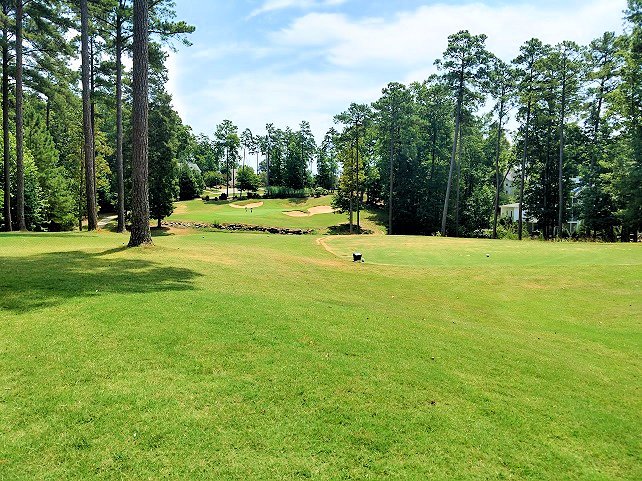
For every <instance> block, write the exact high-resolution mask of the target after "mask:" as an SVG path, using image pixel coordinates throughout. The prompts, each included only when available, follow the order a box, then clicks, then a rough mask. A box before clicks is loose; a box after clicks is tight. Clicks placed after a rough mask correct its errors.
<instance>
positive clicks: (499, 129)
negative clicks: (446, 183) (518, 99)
mask: <svg viewBox="0 0 642 481" xmlns="http://www.w3.org/2000/svg"><path fill="white" fill-rule="evenodd" d="M502 96H503V93H502ZM499 112H500V113H499V121H498V124H497V152H496V156H495V211H494V215H493V239H497V217H498V212H497V211H498V210H499V190H500V189H501V183H500V180H499V158H500V156H501V149H502V120H504V101H503V100H502V101H501V102H500V106H499Z"/></svg>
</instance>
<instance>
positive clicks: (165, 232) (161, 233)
mask: <svg viewBox="0 0 642 481" xmlns="http://www.w3.org/2000/svg"><path fill="white" fill-rule="evenodd" d="M150 230H151V232H152V237H167V236H172V235H174V234H172V233H171V232H170V229H169V227H152V228H151V229H150Z"/></svg>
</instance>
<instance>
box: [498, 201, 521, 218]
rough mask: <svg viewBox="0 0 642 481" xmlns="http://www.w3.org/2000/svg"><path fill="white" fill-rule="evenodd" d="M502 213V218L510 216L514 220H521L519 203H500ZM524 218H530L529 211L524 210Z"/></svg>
mask: <svg viewBox="0 0 642 481" xmlns="http://www.w3.org/2000/svg"><path fill="white" fill-rule="evenodd" d="M499 208H500V209H501V213H500V214H499V216H500V217H501V218H508V219H510V220H512V221H513V222H517V221H519V204H504V205H500V206H499ZM523 218H524V219H527V218H528V213H527V212H526V210H524V216H523Z"/></svg>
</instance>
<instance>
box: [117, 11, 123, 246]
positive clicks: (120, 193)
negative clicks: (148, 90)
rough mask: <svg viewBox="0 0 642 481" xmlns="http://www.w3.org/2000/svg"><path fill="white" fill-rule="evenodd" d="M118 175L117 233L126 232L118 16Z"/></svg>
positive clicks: (119, 25)
mask: <svg viewBox="0 0 642 481" xmlns="http://www.w3.org/2000/svg"><path fill="white" fill-rule="evenodd" d="M116 175H117V183H118V186H117V190H118V227H117V232H121V233H122V232H125V169H124V167H123V19H122V17H121V14H120V12H119V13H118V15H117V16H116Z"/></svg>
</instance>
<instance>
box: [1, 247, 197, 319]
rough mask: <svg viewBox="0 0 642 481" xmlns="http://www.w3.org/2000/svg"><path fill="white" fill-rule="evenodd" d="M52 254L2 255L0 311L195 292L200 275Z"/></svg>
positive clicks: (98, 256)
mask: <svg viewBox="0 0 642 481" xmlns="http://www.w3.org/2000/svg"><path fill="white" fill-rule="evenodd" d="M125 249H126V248H125V247H119V248H116V249H110V250H108V251H104V252H100V253H88V252H81V251H70V252H52V253H46V254H38V255H33V256H26V257H0V266H2V275H1V276H0V312H2V311H3V310H8V311H13V312H17V313H23V312H28V311H31V310H36V309H42V308H46V307H50V306H55V305H57V304H60V303H62V302H64V301H66V300H69V299H73V298H79V297H90V296H98V295H103V294H106V293H117V294H144V293H152V292H163V291H188V290H193V289H194V286H193V280H194V279H195V278H196V277H198V276H199V275H200V274H198V273H196V272H194V271H191V270H189V269H185V268H180V267H167V266H163V265H161V264H158V263H156V262H151V261H148V260H142V259H114V258H110V257H109V256H110V254H115V253H118V252H120V251H122V250H125Z"/></svg>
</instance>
